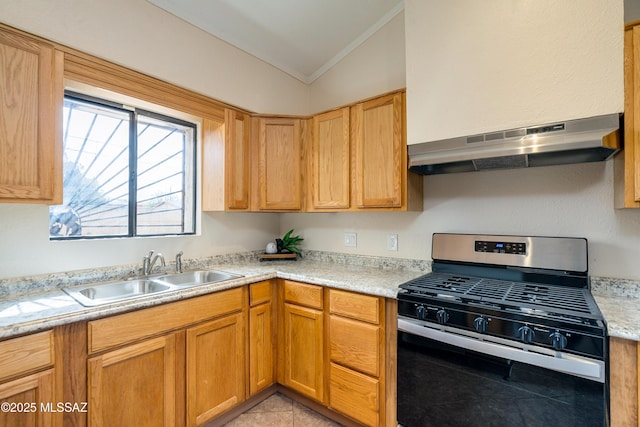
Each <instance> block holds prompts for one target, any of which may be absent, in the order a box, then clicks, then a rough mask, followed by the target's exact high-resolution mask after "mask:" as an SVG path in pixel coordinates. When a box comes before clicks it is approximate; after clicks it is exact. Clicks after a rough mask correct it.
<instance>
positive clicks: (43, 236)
mask: <svg viewBox="0 0 640 427" xmlns="http://www.w3.org/2000/svg"><path fill="white" fill-rule="evenodd" d="M278 227H279V218H278V215H277V214H263V213H259V214H246V213H245V214H243V213H235V212H234V213H222V212H221V213H204V214H203V215H202V234H201V235H199V236H188V237H163V238H158V237H148V238H135V239H104V240H83V241H72V242H51V241H49V209H48V207H47V206H32V205H14V204H0V236H1V237H0V279H4V278H10V277H22V276H28V275H33V274H46V273H54V272H62V271H71V270H81V269H89V268H98V267H108V266H112V265H124V264H135V263H140V264H142V257H143V256H144V255H146V254H147V253H148V252H149V250H152V249H153V250H155V251H156V252H161V253H162V254H163V255H164V256H165V258H166V259H167V262H170V261H173V260H174V257H175V254H176V253H177V252H178V251H180V250H182V251H184V256H183V259H185V260H187V259H189V258H200V257H205V256H211V255H218V254H226V253H233V252H244V251H250V250H251V251H253V250H258V249H261V248H264V246H265V245H266V244H267V242H269V241H272V240H273V239H274V238H275V237H277V235H278V231H279V230H278Z"/></svg>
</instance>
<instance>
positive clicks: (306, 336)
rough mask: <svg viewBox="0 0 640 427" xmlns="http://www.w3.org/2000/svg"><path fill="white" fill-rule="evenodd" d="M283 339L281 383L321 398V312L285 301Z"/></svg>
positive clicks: (322, 374)
mask: <svg viewBox="0 0 640 427" xmlns="http://www.w3.org/2000/svg"><path fill="white" fill-rule="evenodd" d="M283 314H284V322H283V323H284V324H283V331H284V336H282V337H281V340H282V345H283V347H282V352H283V354H282V355H281V357H282V359H283V360H282V363H283V366H282V369H283V373H284V375H283V378H282V381H281V382H282V384H283V385H285V386H287V387H290V388H292V389H293V390H296V391H297V392H299V393H302V394H304V395H305V396H308V397H310V398H312V399H315V400H317V401H319V402H322V401H323V393H324V388H323V379H324V378H323V377H324V369H323V342H324V337H323V325H322V321H323V313H322V311H320V310H317V309H313V308H309V307H303V306H297V305H294V304H289V303H285V305H284V309H283Z"/></svg>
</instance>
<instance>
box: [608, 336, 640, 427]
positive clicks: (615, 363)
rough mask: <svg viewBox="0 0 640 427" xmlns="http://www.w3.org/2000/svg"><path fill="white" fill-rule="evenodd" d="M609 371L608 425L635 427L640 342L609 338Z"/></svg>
mask: <svg viewBox="0 0 640 427" xmlns="http://www.w3.org/2000/svg"><path fill="white" fill-rule="evenodd" d="M609 369H610V372H609V400H610V411H609V412H610V414H609V415H610V425H611V427H626V426H637V425H638V420H640V413H639V411H640V403H639V399H640V395H639V391H638V386H639V384H640V382H639V380H638V377H639V373H640V343H638V342H637V341H631V340H625V339H622V338H614V337H611V338H610V340H609Z"/></svg>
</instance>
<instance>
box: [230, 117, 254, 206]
mask: <svg viewBox="0 0 640 427" xmlns="http://www.w3.org/2000/svg"><path fill="white" fill-rule="evenodd" d="M224 117H225V119H224V121H225V124H226V135H225V142H226V144H225V204H226V208H227V209H230V210H246V209H249V187H250V185H251V183H250V178H251V175H250V171H251V152H250V150H251V117H250V116H249V115H247V114H243V113H240V112H238V111H235V110H230V109H227V110H225V116H224Z"/></svg>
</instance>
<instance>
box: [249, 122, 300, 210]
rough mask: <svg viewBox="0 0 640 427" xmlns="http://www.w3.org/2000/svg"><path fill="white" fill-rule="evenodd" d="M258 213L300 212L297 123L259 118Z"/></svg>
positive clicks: (298, 134)
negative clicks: (261, 211)
mask: <svg viewBox="0 0 640 427" xmlns="http://www.w3.org/2000/svg"><path fill="white" fill-rule="evenodd" d="M258 149H259V159H258V187H259V190H260V205H259V206H260V209H262V210H299V209H301V208H302V177H301V173H302V168H301V163H302V136H301V124H300V120H299V119H282V118H260V119H259V135H258Z"/></svg>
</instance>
